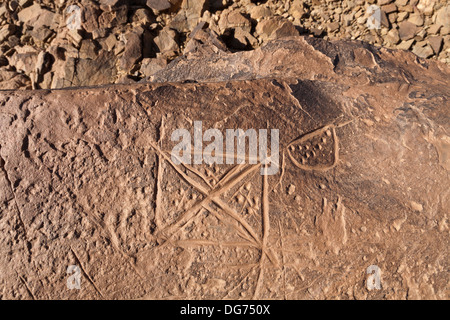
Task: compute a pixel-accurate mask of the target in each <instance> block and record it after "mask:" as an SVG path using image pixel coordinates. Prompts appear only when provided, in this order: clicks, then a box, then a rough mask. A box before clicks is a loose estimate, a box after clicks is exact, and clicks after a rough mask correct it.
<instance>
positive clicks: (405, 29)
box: [398, 21, 417, 41]
mask: <svg viewBox="0 0 450 320" xmlns="http://www.w3.org/2000/svg"><path fill="white" fill-rule="evenodd" d="M398 33H399V35H400V39H401V40H402V41H403V40H409V39H412V38H414V36H415V35H416V33H417V27H416V25H415V24H413V23H411V22H409V21H403V22H401V23H400V25H399V29H398Z"/></svg>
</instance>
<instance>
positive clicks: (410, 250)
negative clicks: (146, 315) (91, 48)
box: [0, 37, 450, 299]
mask: <svg viewBox="0 0 450 320" xmlns="http://www.w3.org/2000/svg"><path fill="white" fill-rule="evenodd" d="M192 41H195V39H193V40H192ZM192 48H193V49H192V50H191V51H189V53H188V54H186V55H185V56H183V57H181V58H179V59H177V60H175V61H174V62H172V63H171V64H170V65H169V66H168V67H167V68H165V69H163V70H160V71H159V72H157V73H156V74H155V75H154V76H153V77H152V81H154V83H140V84H133V85H115V86H104V87H96V88H78V89H71V90H40V91H23V92H13V91H9V92H8V91H7V92H1V93H0V101H1V104H0V248H1V250H2V255H0V288H2V290H1V291H0V297H1V298H3V299H12V298H14V299H55V298H62V299H104V298H113V299H130V298H132V299H139V298H142V299H181V298H211V299H223V298H225V299H228V298H237V299H251V298H256V299H323V298H327V299H425V298H434V299H448V298H449V296H448V283H449V265H448V262H449V252H448V248H449V229H448V214H449V212H448V208H449V206H450V203H449V189H448V185H449V182H450V181H449V171H450V157H449V154H450V137H449V132H450V125H449V124H450V113H449V97H450V92H449V79H450V77H449V75H450V70H449V67H448V66H446V65H444V64H442V63H438V62H434V61H427V60H423V59H421V58H418V57H417V56H415V55H414V54H412V53H410V52H404V51H391V50H387V49H377V48H374V47H371V46H369V45H364V44H361V43H358V42H326V41H323V40H320V39H313V38H302V37H294V38H288V39H283V40H276V41H272V42H270V43H269V44H267V45H266V46H264V47H262V48H260V49H258V50H255V51H250V52H239V53H234V54H232V53H229V52H225V51H221V50H220V49H218V47H217V46H214V45H210V44H208V43H203V44H202V43H197V44H195V43H194V44H193V45H192ZM196 81H197V82H196ZM195 121H202V123H203V130H206V129H208V128H214V129H218V130H219V131H220V132H225V130H226V129H237V128H241V129H244V130H247V129H251V128H253V129H278V130H279V137H280V146H279V149H280V153H279V154H280V159H279V171H278V173H277V174H276V175H271V176H267V175H266V176H264V175H261V174H260V169H261V165H260V164H249V163H248V162H246V163H245V164H242V165H225V164H223V165H206V164H200V165H177V164H175V163H174V162H173V160H172V159H171V150H172V148H173V147H174V145H175V142H173V141H171V134H172V132H173V131H174V130H176V129H180V128H186V129H187V130H188V131H190V132H191V133H192V132H193V125H194V122H195ZM70 265H77V266H79V267H80V270H81V276H82V280H81V290H68V289H67V287H66V283H67V278H68V274H66V270H67V268H68V266H70ZM371 265H376V266H378V267H379V268H380V270H381V272H382V273H381V274H382V278H381V285H382V288H381V289H380V290H372V291H368V289H367V288H366V282H367V274H366V270H367V268H368V267H369V266H371Z"/></svg>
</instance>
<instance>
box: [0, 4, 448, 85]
mask: <svg viewBox="0 0 450 320" xmlns="http://www.w3.org/2000/svg"><path fill="white" fill-rule="evenodd" d="M373 4H376V5H378V6H379V7H380V8H381V10H382V11H381V26H380V29H369V28H368V25H367V21H368V18H369V11H368V9H367V8H368V6H369V5H373ZM449 15H450V5H449V3H448V1H446V0H395V1H394V0H378V1H376V0H367V1H364V0H349V1H332V0H326V1H318V0H289V1H288V0H283V1H281V0H268V1H252V0H236V1H230V0H147V1H145V0H131V1H124V0H99V1H93V0H80V1H62V0H57V1H49V0H42V1H31V0H7V1H3V2H2V3H1V4H0V75H1V76H0V79H1V82H0V89H19V88H28V89H30V88H41V89H47V88H64V87H72V86H91V85H101V84H110V83H130V82H134V81H139V80H141V79H143V78H146V77H149V76H151V75H153V73H155V72H157V71H158V70H161V68H163V67H164V66H166V65H167V64H168V63H169V62H171V61H172V60H174V59H175V58H176V57H178V56H180V55H182V54H183V53H185V52H186V48H187V45H188V42H189V40H190V39H191V38H192V36H191V35H192V34H193V32H194V30H196V27H197V26H198V24H199V23H200V22H204V23H205V24H206V25H203V27H202V28H201V29H204V28H205V27H208V28H209V30H210V31H209V32H212V33H213V34H214V35H212V36H214V37H216V38H217V39H218V41H220V42H223V44H224V45H225V46H226V47H227V49H228V50H230V51H232V52H234V51H243V50H244V51H245V50H251V49H255V48H257V47H259V46H261V45H262V44H264V43H266V42H268V41H270V40H273V39H279V38H282V37H286V36H293V35H299V34H303V35H311V36H314V37H322V38H324V39H330V40H333V39H352V40H362V41H365V42H367V43H370V44H374V45H377V46H384V47H388V48H397V49H402V50H411V51H412V52H414V53H415V54H416V55H418V56H420V57H422V58H433V59H438V60H440V61H442V62H444V63H450V51H449V50H450V34H449V31H450V18H449Z"/></svg>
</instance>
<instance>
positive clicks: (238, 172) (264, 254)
mask: <svg viewBox="0 0 450 320" xmlns="http://www.w3.org/2000/svg"><path fill="white" fill-rule="evenodd" d="M347 124H348V122H347V123H344V124H341V125H337V126H336V125H334V124H329V125H326V126H324V127H322V128H319V129H317V130H314V131H313V132H311V133H310V134H306V135H304V136H302V137H300V138H298V139H297V140H295V141H293V142H291V143H290V144H289V145H287V146H286V147H285V148H283V150H280V151H282V152H283V163H282V166H281V167H282V168H281V169H282V172H281V177H280V182H281V179H282V177H283V175H284V171H285V156H284V155H285V151H288V155H289V158H290V159H291V160H292V162H293V164H294V165H295V166H297V167H298V168H300V169H303V170H317V171H327V170H329V169H331V168H333V167H335V166H336V165H337V163H338V161H339V141H338V137H337V135H336V131H335V128H336V127H341V126H344V125H347ZM327 130H329V131H330V132H331V135H332V138H333V142H334V144H333V150H332V151H333V155H334V159H333V163H332V164H330V165H325V166H315V167H308V166H303V165H301V164H299V163H298V162H297V161H295V159H294V158H293V157H292V155H291V154H290V153H289V148H290V147H291V146H292V145H294V144H296V143H301V142H303V141H307V140H308V139H311V138H313V137H315V136H318V135H320V134H323V133H325V132H327ZM150 146H151V147H152V148H153V149H154V151H155V152H156V153H157V155H158V167H159V169H158V179H157V180H158V181H157V184H158V188H157V192H158V194H159V196H158V195H157V199H160V193H161V190H160V178H161V174H160V171H161V170H160V168H161V163H162V159H164V160H165V161H167V162H168V163H169V164H170V165H171V166H172V167H173V169H174V170H175V171H176V172H177V173H178V174H179V175H180V176H181V177H182V178H183V180H185V181H186V182H187V183H188V184H189V185H190V186H191V187H193V188H195V189H196V190H197V191H199V192H200V193H202V194H203V195H204V198H203V199H201V200H199V201H197V202H196V203H195V204H194V205H193V206H192V207H191V208H189V209H188V210H186V211H185V212H184V213H182V214H181V216H180V217H179V218H178V219H177V221H175V222H173V223H172V224H170V225H168V226H163V225H162V221H161V219H160V217H158V219H157V220H158V221H157V228H158V229H157V233H156V236H157V237H159V238H162V239H163V240H165V242H166V243H172V242H173V241H172V239H171V238H172V237H173V236H174V234H175V233H176V232H178V231H179V230H180V229H181V228H182V227H183V226H185V225H186V224H187V223H188V222H189V221H191V220H192V219H193V218H194V217H195V216H197V215H198V214H199V213H200V212H201V211H202V209H205V210H207V211H208V212H210V213H211V214H212V215H214V216H215V217H216V218H217V219H218V220H219V221H221V222H224V223H227V222H226V219H225V217H224V216H223V215H222V214H220V213H219V212H218V211H217V210H214V209H213V208H212V207H211V206H210V204H215V205H216V206H218V207H219V208H220V209H221V210H222V211H223V212H224V213H225V214H226V215H227V216H228V217H229V218H231V219H232V220H234V221H235V222H237V224H231V226H232V227H233V228H234V229H235V230H236V231H237V233H238V235H239V236H240V237H242V238H243V239H245V240H246V241H247V242H227V243H223V242H220V241H209V240H187V241H182V242H183V243H185V244H186V243H187V244H188V245H194V246H196V245H200V246H201V245H223V246H240V247H244V246H251V247H255V248H257V249H259V250H261V258H260V260H259V263H258V264H256V265H254V266H252V268H253V267H259V274H258V278H257V283H256V286H255V291H254V294H253V298H254V299H256V298H257V297H258V296H259V295H260V291H261V288H262V285H263V276H264V264H265V261H266V259H269V260H270V262H271V263H272V264H273V265H274V266H276V267H277V268H279V267H280V263H279V261H278V258H277V256H276V255H275V254H274V253H273V251H272V249H271V248H268V246H267V241H268V235H269V230H270V217H269V209H270V208H269V183H268V175H267V174H264V175H262V179H263V181H262V225H263V228H262V229H263V233H262V239H260V237H259V236H258V235H257V233H256V232H255V231H254V229H253V228H252V227H251V226H250V225H249V224H248V222H247V221H246V220H245V219H244V218H243V217H241V216H240V214H239V213H237V212H236V211H235V210H234V209H233V208H231V207H230V206H229V205H228V204H227V203H226V202H224V201H223V200H222V199H221V198H220V197H221V196H222V195H224V194H225V193H226V192H227V191H229V190H230V189H231V188H233V187H234V186H236V185H237V184H239V183H240V182H242V181H243V180H244V179H245V178H246V177H248V176H249V175H251V174H253V173H255V171H257V170H259V169H260V167H261V165H262V164H261V163H259V164H256V165H246V164H239V165H236V166H234V167H233V168H232V169H230V170H229V171H228V172H227V173H226V174H225V176H224V177H222V178H221V179H218V178H217V177H215V176H213V179H214V180H215V182H216V184H215V186H212V185H211V184H210V183H209V181H208V179H207V178H206V177H205V176H204V175H203V174H202V173H201V172H200V171H198V170H196V169H195V168H193V167H191V166H189V165H186V164H182V166H183V167H184V168H185V169H186V170H188V171H190V172H191V173H193V174H195V175H196V176H197V177H199V178H200V179H201V180H202V181H203V182H204V183H205V184H206V185H207V187H205V186H204V185H202V184H201V183H199V182H198V181H196V180H195V179H193V178H191V177H190V176H188V175H187V174H186V173H184V172H183V170H181V169H180V166H177V165H176V164H174V163H173V162H172V160H171V157H170V156H169V155H168V154H167V153H166V152H165V151H163V150H162V149H161V147H160V143H159V142H158V143H155V142H153V141H150ZM277 185H278V184H277ZM275 187H276V186H275ZM158 206H161V203H160V200H157V209H156V211H157V212H160V208H158ZM282 260H283V261H282V265H283V269H282V272H283V273H284V272H285V267H284V264H285V261H284V257H283V259H282ZM250 272H251V270H250V271H249V272H248V273H247V275H246V276H245V277H244V278H246V277H247V276H248V275H249V274H250ZM233 290H234V289H233ZM227 296H228V294H227Z"/></svg>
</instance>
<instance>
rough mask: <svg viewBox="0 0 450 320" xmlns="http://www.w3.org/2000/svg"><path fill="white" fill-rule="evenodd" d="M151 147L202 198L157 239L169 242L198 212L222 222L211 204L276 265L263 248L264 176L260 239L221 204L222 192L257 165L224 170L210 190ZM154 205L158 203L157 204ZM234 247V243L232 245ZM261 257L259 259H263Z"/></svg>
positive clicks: (266, 215) (266, 220)
mask: <svg viewBox="0 0 450 320" xmlns="http://www.w3.org/2000/svg"><path fill="white" fill-rule="evenodd" d="M150 145H151V147H152V148H153V149H154V150H155V152H156V153H157V154H158V155H159V156H160V157H162V158H164V160H165V161H167V162H168V163H169V164H170V165H171V166H172V167H173V168H174V169H175V171H176V172H177V173H178V174H179V175H180V176H181V177H182V178H183V179H184V180H185V181H186V182H187V183H188V184H189V185H190V186H192V187H193V188H195V189H196V190H197V191H199V192H200V193H202V194H203V195H204V198H203V199H201V200H199V201H197V202H196V203H195V204H194V205H193V206H192V207H191V208H189V209H188V210H186V211H185V212H184V213H182V214H181V216H180V217H179V218H178V220H177V221H175V222H174V223H172V224H170V225H168V226H164V227H161V226H159V227H160V229H159V231H157V234H156V235H157V237H160V238H162V239H164V240H166V241H169V242H170V241H171V238H172V237H173V235H174V234H175V233H176V232H177V231H179V230H180V229H181V228H182V227H183V226H185V225H186V224H187V223H188V222H189V221H191V220H192V219H193V218H194V217H195V216H196V215H197V214H199V213H200V212H201V210H202V209H205V210H207V211H208V212H210V213H211V214H212V215H214V216H215V217H216V218H218V219H219V220H220V221H222V222H225V223H226V221H225V217H223V216H222V215H221V214H220V213H219V212H217V210H214V209H213V208H211V207H210V206H209V205H210V204H212V203H213V204H215V205H216V206H218V207H219V208H220V209H222V211H223V212H224V213H225V214H226V215H227V216H228V217H229V218H231V219H232V220H234V221H235V222H237V223H238V225H235V224H232V225H231V226H232V227H233V228H234V229H235V230H236V231H237V232H238V234H239V236H241V237H242V238H244V239H245V240H247V241H249V243H250V244H251V245H252V246H253V247H255V248H258V249H260V250H261V251H262V253H263V254H262V257H266V256H267V257H268V258H269V260H270V261H271V262H272V263H273V264H274V265H275V266H278V265H279V263H278V259H277V258H276V256H275V255H274V254H273V252H272V250H271V249H269V248H267V236H268V232H269V212H268V210H269V203H268V186H267V175H264V176H263V177H265V178H264V179H265V180H264V182H263V185H264V186H265V188H263V238H262V239H260V237H259V236H258V234H257V233H256V232H255V231H254V229H253V228H252V227H251V226H250V224H249V223H248V222H247V221H246V220H245V219H243V218H242V217H241V216H240V215H239V214H238V213H237V212H236V211H235V210H234V209H233V208H231V207H230V206H229V205H228V204H227V203H226V202H224V201H223V200H222V199H221V198H220V197H221V196H222V195H223V194H224V193H226V192H227V191H228V190H230V189H231V188H233V187H234V186H235V185H237V184H238V183H239V182H241V181H242V180H243V179H245V177H247V176H249V175H251V174H252V173H254V172H255V171H257V170H258V169H259V168H260V166H261V164H256V165H251V166H249V165H236V166H235V167H233V168H232V169H231V170H230V171H228V172H227V173H226V174H225V176H224V177H223V178H222V179H220V180H219V181H218V183H217V184H216V185H215V186H214V187H211V186H210V185H209V183H208V187H205V186H203V185H202V184H200V183H199V182H197V181H196V180H194V179H192V178H191V177H189V176H188V175H187V174H185V173H184V172H183V171H182V170H181V169H180V167H179V166H177V165H176V164H174V163H173V162H172V160H171V158H170V156H169V155H167V154H166V153H165V152H164V151H163V150H161V148H160V147H159V146H158V145H157V144H156V143H154V142H150ZM183 166H184V167H185V168H186V169H187V170H189V171H191V172H192V173H194V174H195V175H197V176H199V177H200V178H201V179H202V180H203V181H205V183H206V181H207V179H206V178H205V177H204V176H203V175H202V174H201V173H200V172H199V171H198V170H196V169H194V168H192V167H190V166H188V165H186V164H183ZM157 205H158V204H157ZM197 242H198V244H203V242H201V241H197ZM208 243H209V242H204V244H208ZM236 244H237V243H236ZM263 259H264V258H262V259H261V260H263Z"/></svg>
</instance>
